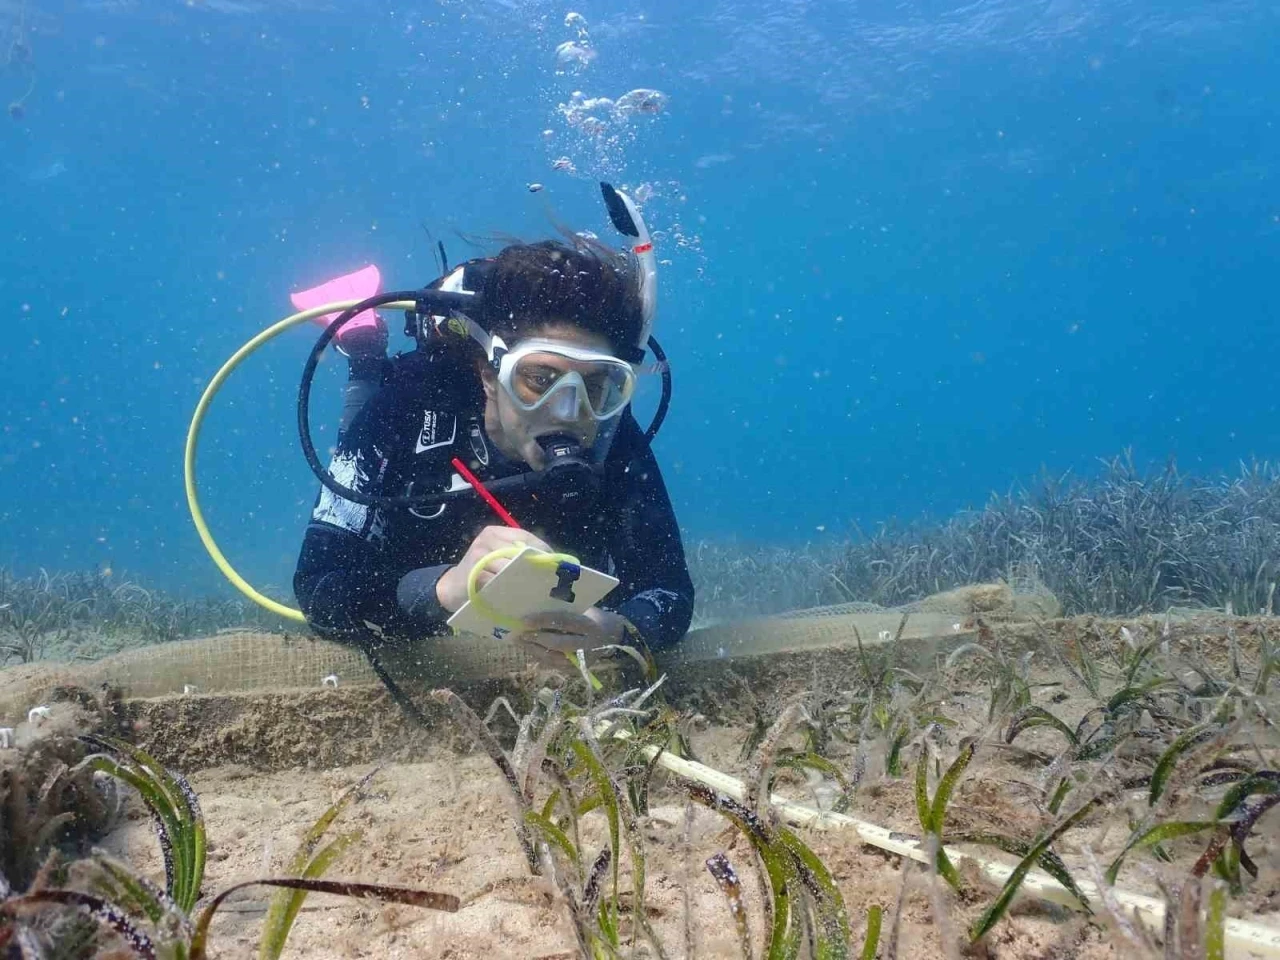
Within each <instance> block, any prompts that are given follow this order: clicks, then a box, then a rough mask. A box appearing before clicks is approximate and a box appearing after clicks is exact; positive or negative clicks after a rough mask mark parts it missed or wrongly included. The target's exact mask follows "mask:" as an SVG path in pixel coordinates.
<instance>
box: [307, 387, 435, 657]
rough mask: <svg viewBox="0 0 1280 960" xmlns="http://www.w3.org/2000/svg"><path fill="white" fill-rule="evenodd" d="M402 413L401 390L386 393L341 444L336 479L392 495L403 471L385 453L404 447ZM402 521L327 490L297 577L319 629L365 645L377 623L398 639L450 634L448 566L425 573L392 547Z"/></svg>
mask: <svg viewBox="0 0 1280 960" xmlns="http://www.w3.org/2000/svg"><path fill="white" fill-rule="evenodd" d="M395 416H396V404H395V398H394V392H393V391H389V390H382V391H379V393H378V394H376V395H375V396H374V398H373V399H372V400H371V401H370V402H369V403H368V405H367V406H366V407H365V409H363V410H362V411H361V413H360V415H359V416H358V417H357V418H356V419H355V420H354V421H353V422H352V423H351V425H350V427H349V429H348V432H347V433H346V434H345V435H344V436H343V438H342V439H341V440H340V441H339V443H338V450H337V453H336V454H335V455H334V459H333V462H332V463H331V465H330V468H329V470H330V474H331V475H332V476H334V477H335V478H337V479H338V480H339V482H341V483H342V484H343V485H345V486H348V487H350V488H352V489H354V490H357V491H359V492H361V493H367V494H370V495H372V496H377V495H380V494H383V493H385V492H387V491H386V489H385V483H384V478H386V477H387V476H388V475H394V473H395V471H394V469H393V468H392V466H391V465H389V464H388V463H386V462H384V458H385V457H386V456H387V455H388V454H387V453H385V452H384V453H382V454H381V455H380V454H379V453H378V452H377V451H391V450H395V449H397V444H396V431H395V429H394V424H393V420H394V418H395ZM396 517H397V512H387V511H382V510H380V509H378V508H374V507H365V506H362V505H361V504H357V503H354V502H352V501H350V500H347V499H345V498H343V497H340V496H338V495H336V494H334V493H333V492H332V491H330V490H328V489H322V490H321V492H320V496H319V498H318V499H317V501H316V506H315V509H314V511H313V513H312V518H311V523H310V524H309V525H308V527H307V532H306V535H305V536H304V538H303V543H302V551H301V554H300V556H299V558H298V566H297V570H296V571H295V573H294V593H295V594H296V595H297V598H298V603H299V606H301V608H302V612H303V614H305V616H306V618H307V622H308V623H309V624H311V626H312V627H313V628H315V629H316V631H317V632H319V633H321V634H322V635H325V636H327V637H330V638H331V639H334V640H337V641H340V642H347V643H357V644H362V643H365V642H368V640H369V639H370V638H371V637H372V636H373V635H374V634H373V632H372V631H371V630H370V628H369V626H368V625H369V624H374V625H376V626H377V628H378V630H379V631H381V633H382V634H383V636H385V637H389V638H393V639H395V638H400V637H415V636H424V635H432V634H436V633H441V632H444V631H445V628H446V625H445V621H446V619H447V618H448V613H447V612H445V611H444V609H443V608H442V607H441V606H440V605H439V603H438V601H437V600H436V598H435V583H436V581H437V580H438V579H439V577H440V576H441V574H443V573H444V572H445V571H446V570H447V569H448V566H447V565H441V566H428V567H421V568H418V567H415V565H414V563H413V562H412V560H411V559H406V558H403V557H399V556H396V555H395V554H394V553H393V552H390V551H388V550H386V549H385V548H384V547H383V546H382V545H383V544H384V543H386V542H387V541H388V540H391V541H393V542H394V540H395V538H394V537H388V536H387V534H388V533H389V532H390V531H389V530H388V526H389V525H390V524H392V523H394V522H395V519H396Z"/></svg>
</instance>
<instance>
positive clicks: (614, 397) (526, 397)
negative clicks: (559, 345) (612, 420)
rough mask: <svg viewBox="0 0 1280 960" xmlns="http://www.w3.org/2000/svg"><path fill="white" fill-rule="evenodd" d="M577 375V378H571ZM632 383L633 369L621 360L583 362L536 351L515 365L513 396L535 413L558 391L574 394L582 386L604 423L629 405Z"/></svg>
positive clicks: (556, 354) (512, 379)
mask: <svg viewBox="0 0 1280 960" xmlns="http://www.w3.org/2000/svg"><path fill="white" fill-rule="evenodd" d="M575 373H576V374H577V376H576V377H572V376H570V375H571V374H575ZM566 378H567V379H566ZM633 379H634V375H633V374H632V372H631V368H630V367H629V366H628V365H627V364H625V363H623V362H622V361H620V360H580V359H575V358H571V357H568V356H564V355H562V354H558V353H553V352H550V351H536V352H532V353H528V354H526V355H524V356H523V357H521V358H520V359H519V360H518V361H516V364H515V367H514V369H513V370H512V371H511V392H512V394H513V395H514V397H515V399H516V400H517V401H518V402H519V403H521V404H523V405H524V406H525V407H527V408H530V409H532V408H533V407H535V406H538V405H539V404H540V402H541V401H542V400H543V399H544V398H545V397H547V396H548V395H549V394H551V393H552V392H555V391H557V389H563V390H574V389H575V388H579V383H580V384H581V387H580V388H585V391H586V401H587V403H588V405H590V407H591V411H592V413H594V414H595V416H597V417H599V418H601V419H604V418H607V417H610V416H613V415H614V414H616V413H617V412H618V411H620V410H621V409H622V408H623V407H624V406H625V405H626V403H627V401H628V400H629V399H630V396H631V387H632V383H633Z"/></svg>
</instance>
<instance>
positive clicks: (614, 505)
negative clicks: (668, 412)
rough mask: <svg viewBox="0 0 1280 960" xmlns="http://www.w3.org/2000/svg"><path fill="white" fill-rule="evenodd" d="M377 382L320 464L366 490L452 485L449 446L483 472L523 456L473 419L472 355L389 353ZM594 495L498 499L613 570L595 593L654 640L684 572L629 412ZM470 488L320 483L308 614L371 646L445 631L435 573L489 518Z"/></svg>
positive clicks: (304, 581) (510, 469) (309, 546)
mask: <svg viewBox="0 0 1280 960" xmlns="http://www.w3.org/2000/svg"><path fill="white" fill-rule="evenodd" d="M386 370H387V372H386V375H385V377H384V382H383V385H382V386H381V388H380V389H378V390H377V392H376V393H374V394H373V396H372V397H371V398H369V399H368V401H367V402H366V403H365V404H364V406H363V408H362V409H361V410H360V412H359V413H358V414H357V415H355V416H354V418H353V419H352V420H351V422H350V424H349V425H348V426H347V429H346V430H345V432H344V433H343V434H341V435H340V437H339V441H338V446H337V450H336V452H335V455H334V458H333V461H332V462H331V464H330V467H329V470H330V473H331V475H332V476H334V477H335V478H336V479H337V480H338V481H339V482H341V483H343V484H344V485H346V486H348V487H350V488H351V489H354V490H357V491H359V492H361V493H367V494H370V495H375V496H398V495H405V494H414V493H425V492H437V491H442V490H447V489H449V488H450V486H451V485H453V486H457V485H458V482H459V481H458V480H457V479H456V473H455V471H454V469H453V467H452V466H451V460H452V458H453V457H455V456H456V457H459V458H460V459H461V460H462V461H463V462H464V463H466V464H467V465H468V466H469V467H470V468H471V469H472V470H473V471H474V472H475V473H476V474H477V475H478V476H479V477H480V479H482V480H492V479H496V478H499V477H504V476H510V475H513V474H516V473H520V472H526V471H528V470H529V469H530V468H529V467H528V466H527V465H525V464H524V463H516V462H513V461H511V460H509V459H508V458H506V457H504V456H503V455H502V454H501V453H499V452H498V450H497V449H496V448H495V447H494V446H493V444H492V443H491V442H490V441H489V440H488V438H487V436H486V435H485V432H484V403H485V400H484V394H483V391H482V388H481V385H480V381H479V377H478V376H477V375H476V372H475V368H474V366H470V365H466V364H464V363H463V362H462V361H460V359H459V358H458V357H457V355H456V354H455V353H453V352H451V351H442V352H440V353H437V354H429V353H426V352H423V351H416V352H414V353H410V354H405V355H402V356H399V357H397V358H395V359H394V360H391V361H387V364H386ZM606 465H607V466H606V471H605V482H604V484H603V487H602V491H601V493H600V495H599V497H598V498H596V499H595V500H594V501H593V502H590V503H587V504H585V505H581V504H579V505H576V506H575V507H573V508H565V507H563V506H561V505H560V504H558V503H556V504H553V503H551V502H549V501H548V500H547V498H546V497H545V496H544V497H541V498H539V497H538V496H537V495H535V494H532V493H524V494H521V495H519V496H510V495H504V496H503V497H502V498H501V499H502V502H503V506H505V507H506V508H507V509H508V510H509V511H510V512H511V513H512V514H513V515H514V516H515V518H516V520H517V521H518V522H519V523H520V525H521V526H522V527H523V528H525V529H527V530H529V531H531V532H533V533H535V534H537V535H538V536H539V537H541V538H542V539H543V540H545V541H546V542H547V543H548V544H549V545H550V546H551V547H552V548H553V549H556V550H561V551H564V552H566V553H570V554H572V555H574V556H576V557H577V558H578V559H579V560H580V561H581V562H582V563H583V564H585V565H586V566H589V567H593V568H595V569H597V570H603V571H605V572H607V573H610V574H612V575H613V576H615V577H617V578H618V580H619V581H620V583H619V585H618V586H617V587H616V588H615V589H614V590H613V591H612V592H611V593H610V594H609V595H608V596H607V597H606V598H605V599H604V601H602V602H601V604H600V606H602V607H604V608H605V609H608V610H612V611H614V612H616V613H619V614H621V615H622V616H624V617H626V618H627V619H628V620H629V621H630V622H631V623H632V624H633V625H634V626H635V627H636V628H637V630H638V631H639V633H640V636H641V638H642V639H643V640H644V642H645V643H646V644H647V645H648V646H649V647H650V648H651V649H654V650H658V649H661V648H663V647H669V646H670V645H672V644H674V643H676V642H677V641H679V640H680V638H681V637H682V636H684V634H685V632H686V631H687V630H688V628H689V621H690V619H691V617H692V614H693V584H692V582H691V580H690V578H689V570H688V566H687V565H686V562H685V556H684V548H683V546H682V544H681V541H680V533H679V529H678V527H677V526H676V519H675V515H674V513H673V512H672V509H671V502H670V500H669V499H668V497H667V491H666V487H665V485H664V484H663V481H662V475H661V473H660V472H659V470H658V465H657V462H656V461H655V460H654V457H653V453H652V452H651V451H650V449H649V445H648V443H647V442H646V441H645V438H644V433H643V431H642V430H641V429H640V427H639V425H638V424H637V423H636V421H635V419H634V418H633V417H632V415H631V413H630V411H627V412H626V413H625V414H623V422H622V423H621V424H620V425H619V428H618V431H617V435H616V436H615V438H614V441H613V445H612V447H611V448H610V451H609V456H608V459H607V461H606ZM500 522H501V521H500V520H498V518H497V517H496V516H495V515H494V513H493V511H492V510H491V508H490V507H489V506H488V505H486V504H485V503H484V502H483V501H481V499H480V498H479V497H477V496H467V497H465V498H462V499H458V500H452V501H450V502H448V503H445V504H441V505H437V506H429V507H422V508H399V509H388V508H381V507H377V508H371V507H364V506H361V505H359V504H356V503H354V502H352V501H350V500H346V499H344V498H341V497H338V496H336V495H335V494H333V493H332V492H331V491H329V490H328V489H327V488H322V490H321V492H320V496H319V498H318V499H317V501H316V506H315V509H314V511H313V513H312V518H311V522H310V524H309V525H308V527H307V532H306V536H305V538H304V540H303V544H302V552H301V556H300V557H299V559H298V568H297V572H296V573H295V574H294V590H295V592H296V594H297V597H298V601H299V603H300V605H301V607H302V610H303V612H304V613H305V614H306V617H307V621H308V622H309V623H310V624H311V626H312V627H313V628H314V629H315V630H316V631H317V632H319V633H320V634H322V635H324V636H326V637H329V638H330V639H334V640H338V641H341V642H347V643H355V644H358V645H360V646H368V645H369V644H371V643H372V642H373V638H374V636H375V632H374V631H372V630H370V629H369V628H368V627H367V626H366V625H365V622H366V621H368V622H369V623H373V624H376V625H377V626H378V628H379V630H380V631H381V633H382V635H383V638H386V639H391V640H393V641H401V642H412V641H415V640H420V639H425V638H428V637H432V636H440V635H443V634H447V633H448V632H449V628H448V627H447V625H446V620H447V619H448V616H449V614H448V612H447V611H445V610H444V609H443V608H442V607H441V606H440V603H439V601H438V599H437V597H436V590H435V588H436V581H437V580H439V578H440V576H441V574H443V573H444V572H445V570H447V569H448V568H449V567H451V566H453V565H454V564H456V563H457V562H458V561H459V560H460V559H461V558H462V555H463V554H464V553H465V552H466V550H467V548H468V547H469V546H470V545H471V542H472V540H474V539H475V536H476V534H478V533H479V532H480V530H481V529H482V528H483V527H486V526H489V525H493V524H497V523H500Z"/></svg>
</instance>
